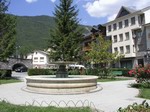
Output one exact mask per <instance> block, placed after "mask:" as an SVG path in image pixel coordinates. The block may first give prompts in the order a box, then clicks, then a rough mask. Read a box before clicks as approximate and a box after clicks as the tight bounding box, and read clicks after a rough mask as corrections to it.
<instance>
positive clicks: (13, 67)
mask: <svg viewBox="0 0 150 112" xmlns="http://www.w3.org/2000/svg"><path fill="white" fill-rule="evenodd" d="M20 67H26V66H25V65H24V64H22V63H16V64H14V65H13V66H12V70H13V71H15V70H16V69H17V68H20Z"/></svg>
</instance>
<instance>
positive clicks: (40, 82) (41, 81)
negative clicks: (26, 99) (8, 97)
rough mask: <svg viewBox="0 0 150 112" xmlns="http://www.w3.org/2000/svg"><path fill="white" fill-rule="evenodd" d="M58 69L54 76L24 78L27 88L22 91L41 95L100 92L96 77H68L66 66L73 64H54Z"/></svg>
mask: <svg viewBox="0 0 150 112" xmlns="http://www.w3.org/2000/svg"><path fill="white" fill-rule="evenodd" d="M53 64H58V65H59V69H58V70H57V72H56V76H55V75H49V76H47V75H46V76H45V75H41V76H28V77H26V84H27V87H26V88H24V90H26V91H28V92H34V93H42V94H81V93H89V92H95V91H99V90H101V88H100V86H97V78H98V77H97V76H88V75H70V76H68V74H67V71H66V65H68V64H73V62H62V61H60V62H54V63H53Z"/></svg>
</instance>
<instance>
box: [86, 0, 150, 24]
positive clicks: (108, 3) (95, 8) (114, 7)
mask: <svg viewBox="0 0 150 112" xmlns="http://www.w3.org/2000/svg"><path fill="white" fill-rule="evenodd" d="M121 6H127V7H131V6H135V7H136V9H142V8H144V7H147V6H150V1H149V0H94V1H90V2H86V4H85V5H84V6H83V7H84V8H85V10H86V11H87V13H88V14H89V15H90V16H91V17H97V18H100V17H106V18H107V20H108V21H110V20H113V19H114V18H115V17H116V15H117V13H118V11H119V9H120V8H121Z"/></svg>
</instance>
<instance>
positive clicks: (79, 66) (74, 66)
mask: <svg viewBox="0 0 150 112" xmlns="http://www.w3.org/2000/svg"><path fill="white" fill-rule="evenodd" d="M68 67H69V68H71V69H76V68H77V69H81V68H82V69H86V68H85V66H84V65H76V64H72V65H69V66H68Z"/></svg>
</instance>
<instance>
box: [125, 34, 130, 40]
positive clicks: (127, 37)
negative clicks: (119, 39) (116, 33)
mask: <svg viewBox="0 0 150 112" xmlns="http://www.w3.org/2000/svg"><path fill="white" fill-rule="evenodd" d="M125 36H126V40H129V39H130V36H129V32H126V33H125Z"/></svg>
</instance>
